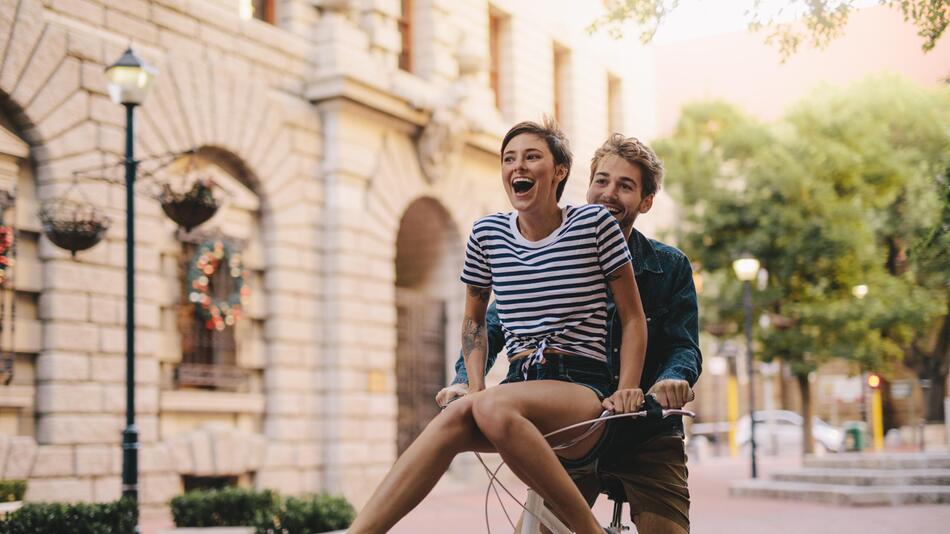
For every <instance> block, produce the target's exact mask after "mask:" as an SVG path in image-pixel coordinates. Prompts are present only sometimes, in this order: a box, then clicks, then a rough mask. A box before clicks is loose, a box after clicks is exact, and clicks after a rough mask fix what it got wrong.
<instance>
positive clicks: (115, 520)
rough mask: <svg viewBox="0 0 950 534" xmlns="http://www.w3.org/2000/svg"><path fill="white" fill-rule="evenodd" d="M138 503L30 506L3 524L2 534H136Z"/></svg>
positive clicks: (26, 506) (39, 504)
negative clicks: (53, 533)
mask: <svg viewBox="0 0 950 534" xmlns="http://www.w3.org/2000/svg"><path fill="white" fill-rule="evenodd" d="M137 523H138V513H137V508H136V506H135V503H134V502H133V501H131V500H128V499H121V500H118V501H115V502H110V503H94V504H93V503H78V504H66V503H27V504H24V505H23V506H22V507H21V508H20V509H18V510H16V511H15V512H12V513H10V514H8V515H7V516H6V518H5V519H3V520H2V521H0V534H36V533H37V532H55V533H56V534H134V533H135V525H136V524H137Z"/></svg>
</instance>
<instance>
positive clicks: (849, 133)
mask: <svg viewBox="0 0 950 534" xmlns="http://www.w3.org/2000/svg"><path fill="white" fill-rule="evenodd" d="M655 146H656V149H657V151H658V152H659V153H660V155H661V157H662V158H663V160H664V162H665V164H666V167H667V175H668V176H669V178H668V182H669V189H670V190H671V192H672V193H673V194H674V196H676V197H677V199H678V201H679V202H678V204H679V206H680V207H681V208H680V209H681V211H682V213H681V221H682V223H681V224H680V226H679V227H678V228H677V232H678V234H679V235H678V242H679V243H680V244H681V245H682V246H683V248H684V249H685V250H686V252H687V253H688V254H689V255H690V257H691V258H693V259H694V260H696V261H699V262H700V263H701V264H702V269H703V271H705V272H706V273H709V275H710V276H711V277H713V278H714V279H715V280H716V281H717V282H719V283H716V284H704V286H705V287H709V288H711V289H713V291H711V292H707V293H705V294H704V295H703V297H704V298H703V301H704V303H703V305H704V309H703V315H704V320H705V321H713V322H728V321H737V320H738V315H739V311H740V309H739V306H738V302H739V285H738V282H737V281H736V280H735V277H734V276H732V275H731V262H732V260H733V259H734V258H735V257H737V255H739V254H740V253H742V252H749V253H751V254H753V255H754V256H756V257H757V258H759V259H760V261H761V262H762V265H763V267H764V268H765V269H767V271H768V282H767V285H766V286H765V288H764V289H763V290H761V291H758V292H756V307H757V309H759V310H764V311H766V312H768V313H770V314H771V315H772V317H773V319H774V320H773V325H777V326H780V327H779V328H776V327H772V328H768V329H766V330H762V331H760V332H758V339H759V341H760V344H761V347H762V348H761V351H760V356H761V357H762V358H763V359H766V360H769V359H772V358H776V357H779V358H782V359H783V360H785V361H786V362H788V363H789V364H790V365H791V368H792V370H793V372H795V373H796V374H797V375H799V376H804V375H807V373H809V372H811V371H813V370H815V369H816V368H817V366H818V365H820V364H821V363H823V362H824V361H826V360H828V359H830V358H844V359H847V360H850V361H852V362H854V363H855V366H856V367H857V368H860V369H877V370H887V367H888V365H889V364H890V363H892V362H894V361H896V360H900V359H901V358H903V357H904V355H905V354H907V353H908V350H909V349H910V348H911V347H913V346H914V345H915V343H916V344H917V345H918V346H919V347H924V346H927V347H933V346H934V340H933V338H934V335H933V333H932V332H933V330H934V328H935V327H936V326H937V325H938V324H939V322H940V320H941V319H942V318H945V317H946V315H947V313H948V311H947V306H948V301H950V287H948V285H947V284H948V276H947V274H948V272H950V271H948V268H947V267H948V263H950V260H948V258H947V255H948V252H947V250H948V247H947V244H948V241H950V237H948V235H947V234H948V228H950V219H948V214H950V198H948V189H947V170H948V169H950V96H948V93H947V92H946V91H944V90H938V91H933V90H925V89H922V88H919V87H916V86H913V85H911V84H910V83H908V82H905V81H902V80H900V79H897V78H875V79H869V80H866V81H863V82H860V83H857V84H854V85H852V86H851V87H848V88H845V89H834V88H830V87H823V88H821V89H819V90H817V91H816V92H815V93H814V94H813V95H812V96H810V97H808V98H806V99H805V100H804V101H802V102H801V103H799V104H798V105H796V106H794V107H793V108H792V109H791V110H790V111H789V112H788V113H787V114H786V116H785V117H784V118H783V119H782V120H781V121H778V122H776V123H773V124H763V123H760V122H757V121H755V120H754V119H752V118H750V117H748V116H745V115H743V114H742V113H741V112H740V111H738V110H737V109H736V108H734V107H732V106H730V105H728V104H725V103H721V102H706V103H697V104H693V105H690V106H687V107H686V108H685V109H684V110H683V113H682V116H681V119H680V121H679V123H678V124H677V127H676V129H675V131H674V133H673V134H672V135H671V136H670V137H668V138H666V139H663V140H660V141H659V142H657V143H656V145H655ZM858 284H867V285H868V286H869V287H870V292H869V294H868V295H867V297H865V298H864V299H860V300H859V299H857V298H856V297H855V296H854V295H853V294H852V289H853V288H854V286H856V285H858ZM710 293H711V294H710ZM921 350H923V349H921ZM934 354H936V352H935V351H934ZM940 357H942V358H944V359H950V354H944V355H942V356H940ZM944 376H946V374H944Z"/></svg>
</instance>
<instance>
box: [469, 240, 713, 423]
mask: <svg viewBox="0 0 950 534" xmlns="http://www.w3.org/2000/svg"><path fill="white" fill-rule="evenodd" d="M627 244H628V245H629V247H630V254H631V255H632V256H633V271H634V274H635V276H636V279H637V288H638V289H639V291H640V300H641V302H642V303H643V311H644V313H645V314H646V320H647V336H648V337H647V350H646V358H645V360H644V365H643V373H642V375H641V379H640V388H641V389H642V390H643V391H644V393H645V392H647V390H649V389H650V388H651V387H652V386H653V384H655V383H656V382H657V381H659V380H663V379H677V380H685V381H687V382H688V383H689V385H690V387H693V386H694V385H695V384H696V380H697V379H698V378H699V374H700V372H701V371H702V354H701V353H700V351H699V311H698V303H697V300H696V288H695V286H694V285H693V270H692V267H691V266H690V263H689V259H688V258H687V257H686V255H685V254H683V253H682V252H681V251H680V250H678V249H676V248H674V247H671V246H669V245H666V244H664V243H661V242H659V241H655V240H652V239H647V238H646V237H645V236H644V235H643V234H641V233H640V232H638V231H637V230H636V229H634V230H633V231H632V233H631V235H630V239H629V241H628V243H627ZM607 317H608V319H609V320H610V329H609V334H608V339H607V361H608V362H609V363H610V368H611V372H612V373H613V387H614V388H616V387H617V384H618V382H619V379H620V358H619V356H620V341H621V335H622V327H621V325H620V319H619V317H617V312H616V307H615V306H614V303H613V299H612V298H611V299H610V300H609V301H608V303H607ZM486 327H487V331H488V354H487V357H486V361H485V372H486V373H488V370H489V369H491V367H492V365H493V364H494V363H495V359H496V357H497V355H498V353H499V352H501V351H502V350H503V349H504V348H505V338H504V334H503V332H502V326H501V320H500V319H499V318H498V311H497V310H496V308H495V303H492V304H491V305H490V306H489V307H488V314H487V317H486ZM455 372H456V376H455V379H454V380H453V381H452V383H453V384H459V383H468V372H467V371H466V369H465V361H464V359H463V358H462V356H461V355H460V356H459V359H458V361H456V362H455ZM671 419H673V418H671ZM671 423H672V429H674V430H678V431H679V432H682V421H681V420H680V419H679V418H675V420H672V421H671ZM663 426H664V427H665V428H667V429H669V428H671V427H670V426H666V425H663ZM659 430H660V429H656V431H659Z"/></svg>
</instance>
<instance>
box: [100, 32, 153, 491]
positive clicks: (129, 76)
mask: <svg viewBox="0 0 950 534" xmlns="http://www.w3.org/2000/svg"><path fill="white" fill-rule="evenodd" d="M155 73H156V71H155V69H154V68H152V67H150V66H149V65H147V64H146V63H145V62H144V61H142V60H141V59H139V57H138V56H136V55H135V52H133V51H132V48H131V47H129V48H128V49H126V51H125V53H123V54H122V56H121V57H120V58H119V59H118V61H116V62H115V63H113V64H112V65H110V66H109V67H107V68H106V78H108V80H109V96H110V97H112V101H113V102H115V103H116V104H122V105H123V106H125V119H126V128H125V430H123V431H122V496H123V497H129V498H131V499H133V500H135V501H136V506H137V503H138V479H139V474H138V452H139V431H138V428H136V426H135V194H134V191H135V171H136V167H137V166H138V162H137V161H135V106H138V105H139V104H141V103H142V102H143V101H144V100H145V97H146V95H148V90H149V87H151V85H152V80H153V79H154V77H155Z"/></svg>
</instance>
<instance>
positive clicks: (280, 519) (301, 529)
mask: <svg viewBox="0 0 950 534" xmlns="http://www.w3.org/2000/svg"><path fill="white" fill-rule="evenodd" d="M354 517H356V511H355V510H354V509H353V506H351V505H350V503H349V502H348V501H347V500H346V499H345V498H343V497H336V496H333V495H326V494H321V495H307V496H304V497H287V498H286V499H285V500H284V502H283V505H282V506H281V508H280V512H279V513H278V515H277V522H276V523H277V524H276V525H274V528H273V530H274V532H281V533H286V534H313V533H317V532H329V531H331V530H340V529H344V528H346V527H348V526H350V523H352V522H353V518H354Z"/></svg>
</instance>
